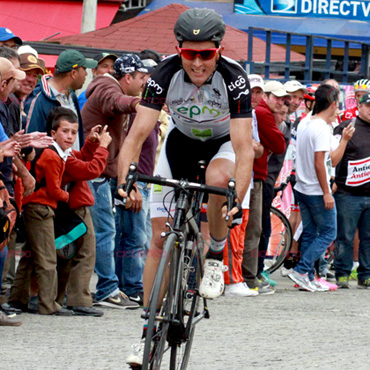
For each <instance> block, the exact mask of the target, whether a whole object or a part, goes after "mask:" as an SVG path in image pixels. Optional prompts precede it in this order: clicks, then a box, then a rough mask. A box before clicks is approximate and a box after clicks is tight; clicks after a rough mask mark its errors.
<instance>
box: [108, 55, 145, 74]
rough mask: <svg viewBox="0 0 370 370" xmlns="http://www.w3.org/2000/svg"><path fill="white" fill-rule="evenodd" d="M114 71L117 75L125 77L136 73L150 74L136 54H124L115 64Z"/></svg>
mask: <svg viewBox="0 0 370 370" xmlns="http://www.w3.org/2000/svg"><path fill="white" fill-rule="evenodd" d="M114 70H115V72H116V73H117V74H120V75H125V74H127V73H133V72H135V71H139V72H143V73H149V72H148V68H146V67H145V66H144V64H143V61H142V60H141V59H140V58H139V57H138V56H137V55H136V54H123V55H121V56H120V57H119V58H118V59H117V60H116V61H115V62H114Z"/></svg>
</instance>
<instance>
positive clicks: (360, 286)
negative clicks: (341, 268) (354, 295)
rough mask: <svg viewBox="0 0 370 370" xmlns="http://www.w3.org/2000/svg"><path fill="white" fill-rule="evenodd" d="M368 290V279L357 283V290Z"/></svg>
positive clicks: (369, 281) (369, 286) (369, 284)
mask: <svg viewBox="0 0 370 370" xmlns="http://www.w3.org/2000/svg"><path fill="white" fill-rule="evenodd" d="M367 288H370V279H366V280H360V279H358V281H357V289H367Z"/></svg>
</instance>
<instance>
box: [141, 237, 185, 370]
mask: <svg viewBox="0 0 370 370" xmlns="http://www.w3.org/2000/svg"><path fill="white" fill-rule="evenodd" d="M178 249H179V248H178V243H177V236H176V235H175V234H170V235H169V236H168V237H167V239H166V240H165V242H164V245H163V252H162V258H161V260H160V263H159V266H158V270H157V274H156V276H155V279H154V284H153V288H152V292H151V294H150V298H149V301H148V305H147V306H148V307H147V312H146V317H147V318H148V328H147V333H146V340H145V348H144V358H143V366H142V369H143V370H148V369H150V370H157V369H160V367H161V363H162V357H163V353H164V352H165V351H166V350H167V333H168V330H169V327H170V320H171V315H172V312H171V307H172V300H173V294H174V293H173V292H174V279H175V277H176V271H177V270H178V267H177V264H178V259H179V257H178ZM166 293H167V294H166Z"/></svg>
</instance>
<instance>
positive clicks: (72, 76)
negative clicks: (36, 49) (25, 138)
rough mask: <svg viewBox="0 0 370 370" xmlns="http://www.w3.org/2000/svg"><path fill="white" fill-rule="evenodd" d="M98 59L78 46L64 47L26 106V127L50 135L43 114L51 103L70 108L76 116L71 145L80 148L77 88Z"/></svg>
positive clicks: (47, 110) (81, 143) (44, 114)
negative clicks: (87, 56) (75, 133)
mask: <svg viewBox="0 0 370 370" xmlns="http://www.w3.org/2000/svg"><path fill="white" fill-rule="evenodd" d="M97 65H98V63H97V62H96V61H95V60H92V59H86V58H85V57H84V55H83V54H82V53H80V52H79V51H77V50H72V49H67V50H64V51H63V52H62V53H61V54H60V55H59V57H58V59H57V63H56V65H55V72H54V75H53V77H50V76H48V75H46V76H42V78H41V81H40V82H39V84H38V85H37V86H36V88H35V90H34V92H33V94H34V98H33V99H32V101H31V102H30V104H29V106H26V107H25V112H26V113H27V114H28V115H27V123H26V130H27V131H28V132H34V131H40V132H47V133H48V134H49V135H50V130H51V128H50V127H46V117H47V116H48V114H49V112H50V110H51V109H52V108H54V107H58V106H62V107H65V108H69V109H71V110H72V111H73V112H74V113H75V114H76V115H77V117H78V123H79V125H78V130H79V135H78V137H77V139H76V141H75V144H74V145H73V147H72V149H75V150H80V147H81V146H82V145H83V143H84V136H83V126H82V119H81V114H80V108H79V106H78V101H77V97H76V94H75V93H74V92H75V91H76V90H79V89H81V87H82V86H83V84H84V82H85V79H86V75H87V73H86V68H95V67H96V66H97Z"/></svg>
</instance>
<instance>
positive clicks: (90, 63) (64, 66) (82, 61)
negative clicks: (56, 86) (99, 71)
mask: <svg viewBox="0 0 370 370" xmlns="http://www.w3.org/2000/svg"><path fill="white" fill-rule="evenodd" d="M97 65H98V62H97V61H96V60H93V59H89V58H85V57H84V55H83V54H82V53H80V52H79V51H77V50H72V49H67V50H64V51H62V52H61V53H60V54H59V57H58V59H57V64H56V65H55V70H56V71H57V72H59V73H63V72H69V71H72V70H73V69H75V68H78V67H84V68H95V67H96V66H97Z"/></svg>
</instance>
